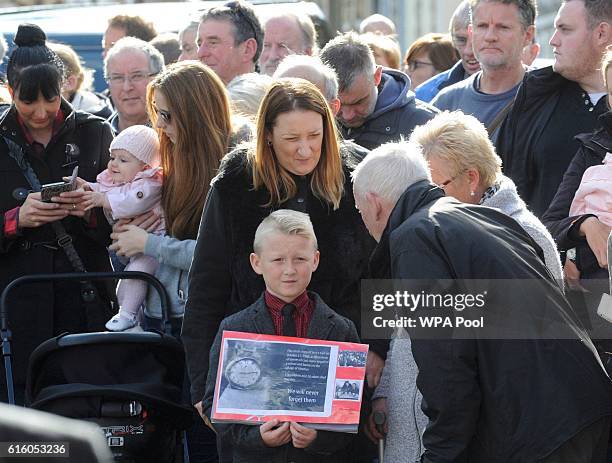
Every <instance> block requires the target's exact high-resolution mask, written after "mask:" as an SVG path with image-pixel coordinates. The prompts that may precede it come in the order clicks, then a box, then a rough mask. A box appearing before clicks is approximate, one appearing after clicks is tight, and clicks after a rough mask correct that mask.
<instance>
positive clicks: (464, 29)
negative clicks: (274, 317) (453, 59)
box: [414, 0, 480, 103]
mask: <svg viewBox="0 0 612 463" xmlns="http://www.w3.org/2000/svg"><path fill="white" fill-rule="evenodd" d="M469 25H470V2H469V0H463V1H462V2H461V3H460V4H459V5H458V6H457V8H456V9H455V11H454V12H453V16H452V17H451V19H450V22H449V25H448V31H449V33H450V35H451V40H452V42H453V46H454V47H455V49H456V50H457V52H458V53H459V56H460V57H461V60H460V61H457V63H456V64H455V65H454V66H453V67H452V68H450V69H449V70H447V71H444V72H441V73H440V74H437V75H435V76H433V77H432V78H431V79H429V80H426V81H425V82H423V83H422V84H421V85H419V86H418V87H417V88H416V89H415V90H414V93H415V95H416V97H417V98H418V99H419V100H421V101H425V102H427V103H429V102H430V101H431V100H433V99H434V97H435V96H436V95H437V94H438V92H439V91H440V90H442V89H443V88H446V87H449V86H451V85H453V84H456V83H457V82H461V81H462V80H463V79H466V78H468V77H469V76H471V75H472V74H474V73H475V72H478V71H480V63H479V62H478V60H477V59H476V57H475V56H474V49H473V48H472V38H471V36H470V34H469V32H468V26H469Z"/></svg>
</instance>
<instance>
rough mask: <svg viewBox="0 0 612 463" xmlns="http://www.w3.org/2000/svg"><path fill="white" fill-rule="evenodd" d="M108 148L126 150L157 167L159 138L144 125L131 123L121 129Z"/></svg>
mask: <svg viewBox="0 0 612 463" xmlns="http://www.w3.org/2000/svg"><path fill="white" fill-rule="evenodd" d="M110 150H111V151H112V150H126V151H127V152H128V153H130V154H131V155H132V156H134V157H135V158H137V159H140V160H141V161H142V162H144V163H145V164H149V165H150V166H151V167H159V162H160V159H159V138H158V137H157V132H155V130H153V129H152V128H151V127H147V126H146V125H132V126H131V127H128V128H127V129H125V130H122V131H121V132H120V133H119V135H117V136H116V137H115V139H114V140H113V141H112V142H111V144H110Z"/></svg>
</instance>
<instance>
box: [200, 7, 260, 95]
mask: <svg viewBox="0 0 612 463" xmlns="http://www.w3.org/2000/svg"><path fill="white" fill-rule="evenodd" d="M196 43H197V45H198V59H199V60H200V61H201V62H202V63H203V64H205V65H207V66H208V67H210V68H211V69H212V70H213V71H215V72H216V73H217V75H218V76H219V77H220V78H221V80H222V81H223V83H225V85H227V84H229V83H230V81H231V80H232V79H233V78H234V77H236V76H238V75H240V74H247V73H249V72H255V71H256V70H257V69H256V67H257V66H256V65H257V61H258V60H259V56H260V55H261V51H262V48H263V30H262V28H261V24H260V22H259V19H258V18H257V15H256V14H255V10H253V7H252V6H251V4H250V3H248V2H245V1H242V0H235V1H231V2H228V3H226V4H225V5H222V6H217V7H213V8H210V9H209V10H207V11H206V12H205V13H204V14H203V15H202V17H201V18H200V25H199V26H198V35H197V39H196Z"/></svg>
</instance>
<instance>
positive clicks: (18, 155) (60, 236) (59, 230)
mask: <svg viewBox="0 0 612 463" xmlns="http://www.w3.org/2000/svg"><path fill="white" fill-rule="evenodd" d="M2 138H3V139H4V142H5V143H6V145H7V146H8V149H9V152H8V154H9V156H10V157H11V158H13V159H14V160H15V162H16V163H17V165H18V166H19V168H20V169H21V171H22V172H23V175H24V176H25V178H26V180H27V181H28V183H29V184H30V187H31V188H32V190H33V191H37V192H38V191H40V190H41V188H42V187H41V184H40V180H38V177H37V176H36V174H35V173H34V169H32V166H31V165H30V163H29V162H28V160H27V159H26V157H25V155H24V154H23V148H22V147H21V146H19V145H18V144H17V143H15V142H14V141H13V140H9V139H8V138H6V137H2ZM51 227H52V228H53V231H54V232H55V236H56V238H57V244H58V246H59V247H60V248H62V250H63V251H64V253H65V254H66V257H67V258H68V260H69V261H70V264H71V265H72V267H73V268H74V269H75V270H76V271H77V272H87V270H86V269H85V265H83V261H82V260H81V257H80V256H79V253H78V252H77V250H76V249H75V248H74V244H72V237H71V236H70V235H69V234H68V232H66V228H65V227H64V225H63V224H62V222H61V220H56V221H55V222H51Z"/></svg>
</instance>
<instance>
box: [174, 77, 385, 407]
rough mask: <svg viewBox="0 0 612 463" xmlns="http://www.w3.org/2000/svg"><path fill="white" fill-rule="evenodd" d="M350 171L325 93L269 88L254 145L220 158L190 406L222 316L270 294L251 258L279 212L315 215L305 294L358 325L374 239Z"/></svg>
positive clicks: (202, 233) (300, 84)
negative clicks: (313, 261) (315, 263)
mask: <svg viewBox="0 0 612 463" xmlns="http://www.w3.org/2000/svg"><path fill="white" fill-rule="evenodd" d="M351 166H352V163H351V161H350V160H349V159H348V157H347V156H344V155H342V153H341V152H340V149H339V147H338V141H337V132H336V128H335V123H334V118H333V115H332V114H331V112H330V109H329V107H328V105H327V103H326V101H325V99H324V97H323V96H322V95H321V93H320V92H319V90H318V89H317V88H316V87H315V86H314V85H312V84H310V83H309V82H306V81H303V80H301V79H295V80H282V81H278V82H275V83H274V84H272V86H271V88H270V89H269V91H268V93H267V94H266V96H265V97H264V100H263V101H262V105H261V107H260V111H259V116H258V122H257V141H256V142H255V143H254V144H253V145H252V146H250V147H245V148H243V149H237V150H235V151H234V152H232V153H230V154H228V155H227V156H226V157H225V158H224V160H223V163H222V165H221V167H220V170H219V174H218V176H217V177H216V178H215V180H214V181H213V183H212V186H211V189H210V191H209V194H208V198H207V202H206V205H205V207H204V213H203V216H202V222H201V224H200V230H199V234H198V240H197V245H196V249H195V254H194V258H193V263H192V266H191V271H190V277H189V298H188V301H187V306H186V309H185V318H184V321H183V334H182V339H183V342H184V344H185V350H186V354H187V363H188V368H189V374H190V378H191V381H192V399H193V401H194V403H198V402H199V401H201V400H202V397H203V396H204V388H205V383H206V374H207V370H208V360H209V359H208V353H209V351H210V346H211V345H212V343H213V340H214V338H215V335H216V333H217V329H218V328H219V325H220V323H221V320H222V319H223V318H224V317H226V316H228V315H230V314H232V313H234V312H237V311H239V310H241V309H244V308H245V307H247V306H249V305H250V304H252V303H253V302H255V301H256V300H257V299H258V298H259V296H260V295H261V293H262V292H263V290H264V288H265V286H264V282H263V280H262V278H261V277H260V276H258V275H256V274H255V273H254V272H253V271H252V269H251V267H250V264H249V254H250V253H251V252H253V238H254V235H255V230H256V228H257V226H258V225H259V224H260V223H261V221H262V220H263V219H264V218H265V217H266V216H268V215H269V214H270V212H272V211H274V210H276V209H281V208H285V209H294V210H298V211H301V212H305V213H308V214H309V215H310V219H311V220H312V223H313V225H314V229H315V233H316V236H317V240H318V243H319V250H320V251H321V262H320V264H319V268H318V269H317V271H316V272H315V273H314V274H313V277H312V281H311V284H310V287H309V289H311V290H312V291H314V292H316V293H318V294H319V295H320V296H321V298H322V299H323V301H325V303H327V304H328V305H329V306H330V307H331V308H332V309H334V310H336V311H337V312H338V313H339V314H341V315H343V316H345V317H347V318H349V319H351V320H352V321H353V322H355V323H356V324H357V326H359V321H360V312H359V280H360V278H362V276H363V274H364V271H365V268H366V265H367V261H368V257H369V254H370V251H371V250H372V249H373V247H374V246H373V245H374V242H373V240H372V239H371V238H370V237H369V235H368V233H367V230H366V229H365V226H364V225H363V222H362V220H361V217H360V215H359V213H358V211H357V209H356V208H355V203H354V200H353V194H352V185H351V179H350V171H351V169H352V167H351ZM384 353H385V352H382V353H381V355H382V356H383V357H384ZM216 367H217V366H216V365H211V368H216Z"/></svg>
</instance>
